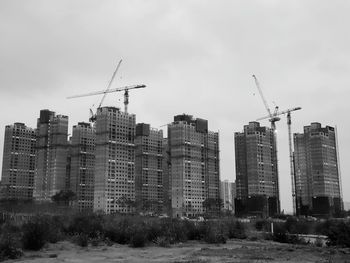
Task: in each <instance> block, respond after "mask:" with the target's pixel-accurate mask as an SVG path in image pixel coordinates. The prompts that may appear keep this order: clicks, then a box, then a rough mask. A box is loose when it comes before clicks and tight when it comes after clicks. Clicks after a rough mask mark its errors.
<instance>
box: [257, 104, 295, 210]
mask: <svg viewBox="0 0 350 263" xmlns="http://www.w3.org/2000/svg"><path fill="white" fill-rule="evenodd" d="M297 110H301V107H295V108H291V109H287V110H284V111H280V112H275V113H274V117H277V116H280V115H284V114H287V125H288V140H289V162H290V176H291V180H292V198H293V214H294V215H296V214H297V211H299V209H300V207H299V204H298V202H297V196H296V189H295V188H296V181H295V171H294V155H293V141H292V127H291V126H292V117H291V112H292V111H297ZM268 118H271V116H270V115H269V116H265V117H262V118H259V119H257V120H264V119H268Z"/></svg>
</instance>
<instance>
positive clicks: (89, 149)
mask: <svg viewBox="0 0 350 263" xmlns="http://www.w3.org/2000/svg"><path fill="white" fill-rule="evenodd" d="M70 147H71V151H70V153H71V154H70V160H71V161H70V163H71V164H70V177H69V179H70V180H69V181H70V183H69V189H70V190H71V191H73V192H74V193H75V194H76V198H77V199H76V205H77V208H78V209H79V211H92V210H93V204H94V169H95V129H94V127H92V125H91V124H90V123H84V122H79V123H78V125H75V126H73V133H72V137H71V146H70Z"/></svg>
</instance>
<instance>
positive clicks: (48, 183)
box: [34, 110, 68, 201]
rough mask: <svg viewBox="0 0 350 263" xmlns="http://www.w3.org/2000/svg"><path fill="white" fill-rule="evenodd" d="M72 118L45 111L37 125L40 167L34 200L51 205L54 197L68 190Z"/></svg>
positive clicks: (42, 112) (36, 177) (37, 155)
mask: <svg viewBox="0 0 350 263" xmlns="http://www.w3.org/2000/svg"><path fill="white" fill-rule="evenodd" d="M67 137H68V117H67V116H64V115H57V116H56V114H55V112H53V111H49V110H41V111H40V117H39V118H38V122H37V146H36V148H37V151H36V158H37V167H36V173H35V178H34V198H35V199H36V200H38V201H51V197H52V196H53V195H55V194H56V193H58V192H59V191H61V190H66V182H67V180H66V173H67V171H66V169H67Z"/></svg>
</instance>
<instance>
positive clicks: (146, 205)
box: [135, 123, 164, 214]
mask: <svg viewBox="0 0 350 263" xmlns="http://www.w3.org/2000/svg"><path fill="white" fill-rule="evenodd" d="M135 147H136V152H135V154H136V159H135V167H136V174H135V191H136V192H135V197H136V204H137V207H138V209H139V210H140V211H142V212H150V213H155V214H160V213H162V212H163V210H164V186H163V176H164V174H163V131H162V130H157V129H154V128H150V125H149V124H145V123H138V124H137V125H136V137H135Z"/></svg>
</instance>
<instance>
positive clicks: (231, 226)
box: [226, 220, 247, 239]
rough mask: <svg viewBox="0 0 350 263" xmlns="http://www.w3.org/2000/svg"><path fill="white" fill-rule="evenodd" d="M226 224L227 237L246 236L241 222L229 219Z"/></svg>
mask: <svg viewBox="0 0 350 263" xmlns="http://www.w3.org/2000/svg"><path fill="white" fill-rule="evenodd" d="M226 224H227V227H228V238H239V239H245V238H247V235H246V233H245V227H244V225H243V224H242V223H241V222H239V221H234V220H231V221H229V222H227V223H226Z"/></svg>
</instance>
